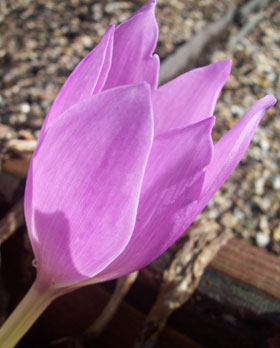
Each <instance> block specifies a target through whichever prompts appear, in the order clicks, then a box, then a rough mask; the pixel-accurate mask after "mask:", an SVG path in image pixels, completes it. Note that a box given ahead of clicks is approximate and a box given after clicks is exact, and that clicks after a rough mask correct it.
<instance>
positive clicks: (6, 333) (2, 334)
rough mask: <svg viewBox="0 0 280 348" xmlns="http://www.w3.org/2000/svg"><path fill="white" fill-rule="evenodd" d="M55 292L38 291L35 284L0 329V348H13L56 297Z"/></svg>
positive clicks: (47, 290) (51, 290) (53, 290)
mask: <svg viewBox="0 0 280 348" xmlns="http://www.w3.org/2000/svg"><path fill="white" fill-rule="evenodd" d="M56 293H57V290H55V289H49V288H47V289H46V290H43V291H39V290H38V288H37V286H36V282H35V283H34V284H33V285H32V287H31V289H30V290H29V291H28V293H27V294H26V295H25V297H24V298H23V299H22V301H21V302H20V303H19V305H18V306H17V307H16V309H15V310H14V311H13V312H12V314H11V315H10V316H9V318H8V319H7V320H6V322H5V323H4V325H3V326H2V327H1V329H0V348H13V347H14V346H15V345H16V344H17V342H18V341H19V340H20V339H21V338H22V336H23V335H24V334H25V333H26V332H27V331H28V329H29V328H30V327H31V326H32V325H33V323H34V322H35V321H36V319H37V318H38V317H39V316H40V314H41V313H42V312H43V311H44V310H45V309H46V307H47V306H48V305H49V304H50V303H51V301H52V300H53V299H54V298H55V297H56Z"/></svg>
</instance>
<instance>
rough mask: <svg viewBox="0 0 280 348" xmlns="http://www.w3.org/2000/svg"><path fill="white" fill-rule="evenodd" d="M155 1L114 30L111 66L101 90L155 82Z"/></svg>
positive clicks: (156, 27) (156, 30) (156, 33)
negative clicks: (143, 82)
mask: <svg viewBox="0 0 280 348" xmlns="http://www.w3.org/2000/svg"><path fill="white" fill-rule="evenodd" d="M154 9H155V1H153V0H151V1H149V2H148V3H147V4H145V5H144V6H143V7H142V8H140V9H139V10H138V11H137V12H135V13H134V14H133V15H132V16H131V17H130V18H129V19H128V20H127V21H125V22H124V23H122V24H120V25H119V26H118V27H117V28H116V32H115V38H114V49H113V58H112V66H111V69H110V72H109V75H108V79H107V81H106V84H105V87H104V89H109V88H112V87H116V86H121V85H127V84H131V83H137V82H142V81H146V82H148V83H149V84H150V85H151V88H152V89H154V88H156V86H157V83H158V70H159V58H158V56H157V55H153V52H154V49H155V47H156V43H157V38H158V26H157V22H156V19H155V13H154Z"/></svg>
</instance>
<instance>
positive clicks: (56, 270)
mask: <svg viewBox="0 0 280 348" xmlns="http://www.w3.org/2000/svg"><path fill="white" fill-rule="evenodd" d="M152 129H153V122H152V112H151V103H150V88H149V86H148V85H147V84H139V85H135V86H125V87H120V88H116V89H113V90H110V91H107V92H104V93H101V94H98V95H96V96H93V97H90V98H88V99H85V100H83V101H82V102H80V103H78V104H76V105H75V106H74V107H72V108H71V109H69V110H67V111H66V112H65V113H64V114H63V115H62V116H61V117H60V118H59V119H58V120H57V121H56V122H55V123H54V124H53V125H52V126H51V127H50V128H49V129H48V131H47V133H46V134H45V137H44V138H43V140H42V142H41V143H40V144H39V149H38V151H37V153H36V155H35V156H34V157H33V160H32V169H31V172H29V174H28V179H27V186H26V195H25V214H26V221H27V225H28V231H29V235H30V239H31V242H32V246H33V249H34V252H35V257H36V260H37V263H38V273H39V277H40V275H41V278H44V279H46V278H47V279H49V281H53V282H54V283H56V284H59V285H61V284H64V285H67V284H72V283H75V282H78V281H82V280H85V279H88V278H90V277H92V276H94V275H95V273H97V272H99V271H101V270H102V269H103V268H104V267H105V266H106V265H107V264H108V263H110V262H111V261H112V260H113V259H114V258H116V257H117V256H118V255H119V254H120V252H122V250H123V249H124V248H125V246H126V244H127V243H128V241H129V239H130V236H131V233H132V231H133V227H134V224H135V218H136V212H137V207H138V201H139V195H140V190H141V185H142V179H143V175H144V171H145V167H146V162H147V158H148V155H149V151H150V147H151V143H152V138H153V134H152V133H153V131H152ZM42 275H43V276H42Z"/></svg>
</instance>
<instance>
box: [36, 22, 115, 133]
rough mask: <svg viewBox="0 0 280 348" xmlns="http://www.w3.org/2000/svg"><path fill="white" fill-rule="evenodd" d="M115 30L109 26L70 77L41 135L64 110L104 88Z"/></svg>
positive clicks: (49, 114) (46, 120)
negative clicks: (100, 39)
mask: <svg viewBox="0 0 280 348" xmlns="http://www.w3.org/2000/svg"><path fill="white" fill-rule="evenodd" d="M114 31H115V28H114V26H111V27H109V28H108V30H107V32H106V33H105V35H104V37H103V39H102V41H101V42H100V43H99V44H98V45H97V46H96V47H95V48H94V49H93V50H92V51H91V52H90V53H89V54H88V55H87V56H86V57H85V58H84V59H83V60H82V61H81V62H80V63H79V64H78V66H77V67H76V68H75V69H74V71H73V72H72V73H71V75H70V76H69V77H68V79H67V80H66V82H65V83H64V85H63V86H62V88H61V89H60V91H59V93H58V95H57V97H56V99H55V101H54V102H53V104H52V106H51V108H50V111H49V113H48V115H47V116H46V119H45V122H44V124H43V126H42V130H41V135H43V133H44V131H45V130H46V129H47V128H48V127H49V126H50V124H51V123H52V122H53V121H55V120H56V119H57V118H58V117H59V116H60V115H61V114H62V113H63V112H64V111H66V110H67V109H69V108H70V107H71V106H73V105H74V104H76V103H77V102H79V101H80V100H82V99H83V98H87V97H89V96H91V95H92V94H95V93H97V92H99V91H100V90H101V89H102V88H103V86H104V83H105V81H106V78H107V75H108V72H109V69H110V66H111V58H112V50H113V38H114Z"/></svg>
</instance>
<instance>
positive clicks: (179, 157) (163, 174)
mask: <svg viewBox="0 0 280 348" xmlns="http://www.w3.org/2000/svg"><path fill="white" fill-rule="evenodd" d="M214 119H215V118H214V117H211V118H209V119H206V120H204V121H202V122H200V123H197V124H194V125H191V126H189V127H187V128H185V129H182V130H176V131H174V132H170V133H167V134H162V135H160V136H158V137H157V138H156V139H155V141H154V144H153V147H152V151H151V154H150V157H149V161H148V165H147V169H146V173H145V176H144V182H143V188H142V192H141V197H140V202H139V208H138V213H137V218H136V225H135V228H134V231H133V235H132V237H131V239H130V241H129V243H128V245H127V247H126V248H125V250H124V251H123V253H122V254H121V255H120V256H119V257H118V258H117V259H116V260H114V261H113V262H112V263H111V264H110V265H109V266H108V267H107V268H106V269H104V271H103V272H101V273H100V274H97V276H96V278H97V279H98V280H99V279H101V280H106V279H112V278H115V277H119V276H122V275H124V274H127V273H129V272H132V271H134V270H136V269H139V268H141V267H143V266H145V265H146V264H148V263H149V262H151V261H152V260H154V259H155V258H156V257H158V256H159V255H160V254H161V253H162V252H164V251H165V250H166V249H167V248H168V247H169V246H170V245H171V244H172V243H174V241H175V240H176V239H177V238H179V236H180V235H181V234H182V233H183V232H184V230H185V229H184V227H185V226H184V224H185V223H186V221H185V220H184V224H183V225H182V226H181V225H180V228H177V226H178V220H180V211H181V210H182V209H183V208H184V209H186V207H190V208H191V207H192V206H193V204H192V203H193V201H195V200H196V199H198V197H199V195H200V191H201V187H202V184H203V179H204V167H205V166H206V165H207V164H208V163H209V162H210V160H211V156H212V148H213V144H212V139H211V129H212V126H213V123H214Z"/></svg>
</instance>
